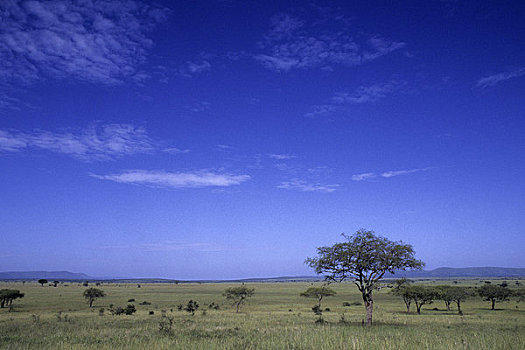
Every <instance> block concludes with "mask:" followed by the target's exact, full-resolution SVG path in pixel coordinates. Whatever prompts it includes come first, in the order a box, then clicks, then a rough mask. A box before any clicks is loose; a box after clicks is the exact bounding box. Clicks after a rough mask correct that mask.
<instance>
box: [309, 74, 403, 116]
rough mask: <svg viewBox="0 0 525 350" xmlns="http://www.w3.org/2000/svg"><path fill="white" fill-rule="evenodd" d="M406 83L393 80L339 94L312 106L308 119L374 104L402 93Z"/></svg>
mask: <svg viewBox="0 0 525 350" xmlns="http://www.w3.org/2000/svg"><path fill="white" fill-rule="evenodd" d="M406 84H407V83H406V82H405V81H398V80H391V81H388V82H385V83H378V84H373V85H368V86H360V87H358V88H357V89H355V90H354V91H352V92H350V93H349V92H338V93H336V94H335V95H334V96H332V97H331V98H330V99H329V100H328V101H327V103H325V104H321V105H314V106H312V110H311V111H310V112H308V113H306V114H305V116H306V117H309V118H315V117H323V116H327V115H330V114H332V113H334V112H337V111H339V110H341V109H343V108H344V106H346V105H350V104H363V103H373V102H376V101H378V100H380V99H382V98H385V97H386V96H387V95H389V94H393V93H397V92H402V91H403V90H404V89H405V87H406Z"/></svg>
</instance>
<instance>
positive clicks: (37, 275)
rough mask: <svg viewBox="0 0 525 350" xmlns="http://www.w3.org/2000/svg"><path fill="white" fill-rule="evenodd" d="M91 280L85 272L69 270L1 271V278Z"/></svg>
mask: <svg viewBox="0 0 525 350" xmlns="http://www.w3.org/2000/svg"><path fill="white" fill-rule="evenodd" d="M41 278H45V279H47V280H89V279H93V277H90V276H88V275H86V274H84V273H75V272H69V271H10V272H0V280H37V279H41Z"/></svg>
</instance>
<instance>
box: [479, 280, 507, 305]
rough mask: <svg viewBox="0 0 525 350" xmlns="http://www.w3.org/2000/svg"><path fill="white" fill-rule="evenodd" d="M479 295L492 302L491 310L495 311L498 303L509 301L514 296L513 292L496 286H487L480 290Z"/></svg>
mask: <svg viewBox="0 0 525 350" xmlns="http://www.w3.org/2000/svg"><path fill="white" fill-rule="evenodd" d="M478 294H479V295H480V296H481V297H482V298H484V300H486V301H490V302H491V308H490V309H491V310H494V306H495V305H496V303H497V302H501V301H505V300H509V297H510V296H511V295H512V291H511V290H510V289H508V288H507V287H502V286H496V285H492V284H487V285H484V286H482V287H479V288H478Z"/></svg>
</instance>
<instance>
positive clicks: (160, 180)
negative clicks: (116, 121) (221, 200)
mask: <svg viewBox="0 0 525 350" xmlns="http://www.w3.org/2000/svg"><path fill="white" fill-rule="evenodd" d="M91 176H92V177H94V178H97V179H101V180H109V181H114V182H119V183H125V184H134V185H145V186H151V187H160V188H198V187H228V186H233V185H239V184H241V183H243V182H245V181H248V180H249V179H250V176H249V175H231V174H221V173H215V172H211V171H205V170H202V171H196V172H168V171H160V170H159V171H151V170H129V171H125V172H122V173H120V174H110V175H96V174H91Z"/></svg>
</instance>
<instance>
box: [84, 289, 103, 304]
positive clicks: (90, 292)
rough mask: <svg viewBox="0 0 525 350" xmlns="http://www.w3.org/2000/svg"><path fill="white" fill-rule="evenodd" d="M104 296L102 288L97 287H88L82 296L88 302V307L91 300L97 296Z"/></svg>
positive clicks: (91, 302)
mask: <svg viewBox="0 0 525 350" xmlns="http://www.w3.org/2000/svg"><path fill="white" fill-rule="evenodd" d="M105 296H106V293H104V291H103V290H101V289H98V288H88V289H86V290H85V291H84V298H86V300H87V301H88V303H89V307H92V306H93V302H94V301H95V300H96V299H98V298H103V297H105Z"/></svg>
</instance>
